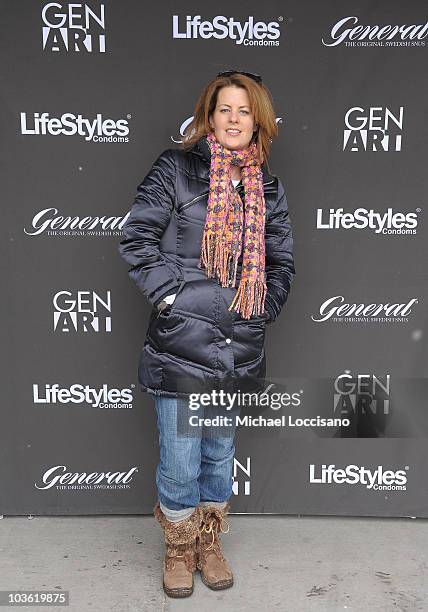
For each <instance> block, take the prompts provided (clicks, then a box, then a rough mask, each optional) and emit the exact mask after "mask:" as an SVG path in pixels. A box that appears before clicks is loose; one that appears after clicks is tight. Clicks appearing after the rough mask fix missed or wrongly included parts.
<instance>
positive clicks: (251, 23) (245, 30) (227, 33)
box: [172, 15, 283, 47]
mask: <svg viewBox="0 0 428 612" xmlns="http://www.w3.org/2000/svg"><path fill="white" fill-rule="evenodd" d="M281 21H283V17H278V20H277V21H269V22H266V21H256V19H255V17H253V16H249V17H248V18H247V20H246V21H244V22H242V21H239V20H237V19H235V18H234V17H226V16H225V15H216V16H215V17H213V19H208V20H207V19H205V20H204V21H202V16H201V15H194V16H192V15H186V17H184V16H182V15H173V16H172V37H173V38H181V39H182V38H187V39H196V38H199V39H202V40H208V39H211V38H215V39H217V40H224V39H226V38H228V39H230V40H232V41H234V42H235V44H236V45H242V46H243V47H255V46H256V47H265V46H279V42H280V41H279V38H280V35H281V30H280V22H281Z"/></svg>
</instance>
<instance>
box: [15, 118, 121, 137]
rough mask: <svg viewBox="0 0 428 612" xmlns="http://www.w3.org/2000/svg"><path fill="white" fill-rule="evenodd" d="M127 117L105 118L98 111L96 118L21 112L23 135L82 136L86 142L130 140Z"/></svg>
mask: <svg viewBox="0 0 428 612" xmlns="http://www.w3.org/2000/svg"><path fill="white" fill-rule="evenodd" d="M128 119H131V115H127V118H126V119H104V118H103V116H102V114H101V113H97V116H96V118H95V119H87V118H85V117H84V116H83V115H80V114H79V115H75V114H74V113H63V114H62V115H61V117H50V116H49V113H33V114H32V115H31V114H28V115H27V113H21V134H22V135H23V136H48V135H49V136H80V137H82V138H83V140H86V142H102V143H106V142H129V137H128V135H129V124H128Z"/></svg>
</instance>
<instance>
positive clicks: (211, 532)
mask: <svg viewBox="0 0 428 612" xmlns="http://www.w3.org/2000/svg"><path fill="white" fill-rule="evenodd" d="M200 508H201V510H202V525H201V529H200V533H199V537H198V542H197V551H198V561H197V565H198V569H200V570H201V578H202V582H203V583H204V584H206V586H207V587H209V588H210V589H214V590H220V589H227V588H229V587H231V586H232V585H233V574H232V570H231V569H230V567H229V564H228V562H227V561H226V559H225V558H224V556H223V553H222V551H221V544H220V537H219V532H220V531H221V532H222V533H227V532H228V531H229V524H228V523H227V521H226V519H225V518H224V517H225V516H226V514H227V513H228V512H229V508H230V505H229V503H228V504H226V506H225V507H224V508H223V509H220V508H216V507H215V506H200ZM226 526H227V529H225V527H226Z"/></svg>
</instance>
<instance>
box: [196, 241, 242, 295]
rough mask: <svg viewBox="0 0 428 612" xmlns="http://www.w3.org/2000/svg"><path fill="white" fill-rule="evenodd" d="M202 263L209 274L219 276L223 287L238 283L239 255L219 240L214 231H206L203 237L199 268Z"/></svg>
mask: <svg viewBox="0 0 428 612" xmlns="http://www.w3.org/2000/svg"><path fill="white" fill-rule="evenodd" d="M202 263H203V264H204V265H205V267H206V270H207V276H208V277H210V278H218V280H219V281H220V283H221V285H222V287H234V286H235V285H236V272H237V269H238V257H237V256H234V255H233V253H231V252H230V251H228V250H227V247H226V245H225V244H224V243H222V242H221V241H220V242H219V241H218V240H217V237H216V235H215V234H214V233H212V232H206V233H205V234H204V236H203V239H202V248H201V257H200V260H199V268H200V267H201V264H202Z"/></svg>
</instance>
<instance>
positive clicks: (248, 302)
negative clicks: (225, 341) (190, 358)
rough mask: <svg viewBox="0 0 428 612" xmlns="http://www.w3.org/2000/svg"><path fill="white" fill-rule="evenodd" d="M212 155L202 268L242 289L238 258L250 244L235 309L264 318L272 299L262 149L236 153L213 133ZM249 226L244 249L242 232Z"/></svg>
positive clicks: (224, 283) (226, 284)
mask: <svg viewBox="0 0 428 612" xmlns="http://www.w3.org/2000/svg"><path fill="white" fill-rule="evenodd" d="M207 140H208V144H209V147H210V151H211V168H210V188H209V196H208V207H207V215H206V220H205V227H204V235H203V238H202V248H201V257H200V260H199V264H198V267H199V268H202V267H203V265H204V266H205V268H206V273H207V276H208V277H209V278H210V277H211V278H213V277H216V278H217V279H218V280H219V281H220V283H221V285H222V287H230V286H231V287H235V286H236V270H237V266H238V259H239V256H240V254H241V251H242V246H244V250H243V257H242V269H241V279H240V283H239V287H238V291H237V292H236V294H235V296H234V298H233V300H232V303H231V304H230V306H229V310H232V309H234V310H235V311H236V312H239V313H240V314H241V316H242V317H243V318H244V319H249V318H250V317H251V315H262V314H263V311H264V301H265V296H266V291H267V287H266V280H265V212H266V208H265V199H264V191H263V174H262V171H261V168H260V164H259V161H258V158H257V145H256V143H252V144H251V145H250V146H249V147H247V148H245V149H240V150H236V151H232V150H229V149H227V148H226V147H224V146H223V145H221V144H220V143H219V142H218V140H217V139H216V137H215V135H214V134H213V133H212V132H210V133H209V134H208V135H207ZM232 165H237V166H241V168H242V183H243V185H244V194H245V215H244V205H243V203H242V200H241V198H240V196H239V194H238V192H237V191H236V190H235V189H234V188H233V185H232V182H231V175H232ZM244 222H245V228H244V245H242V230H243V223H244Z"/></svg>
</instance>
